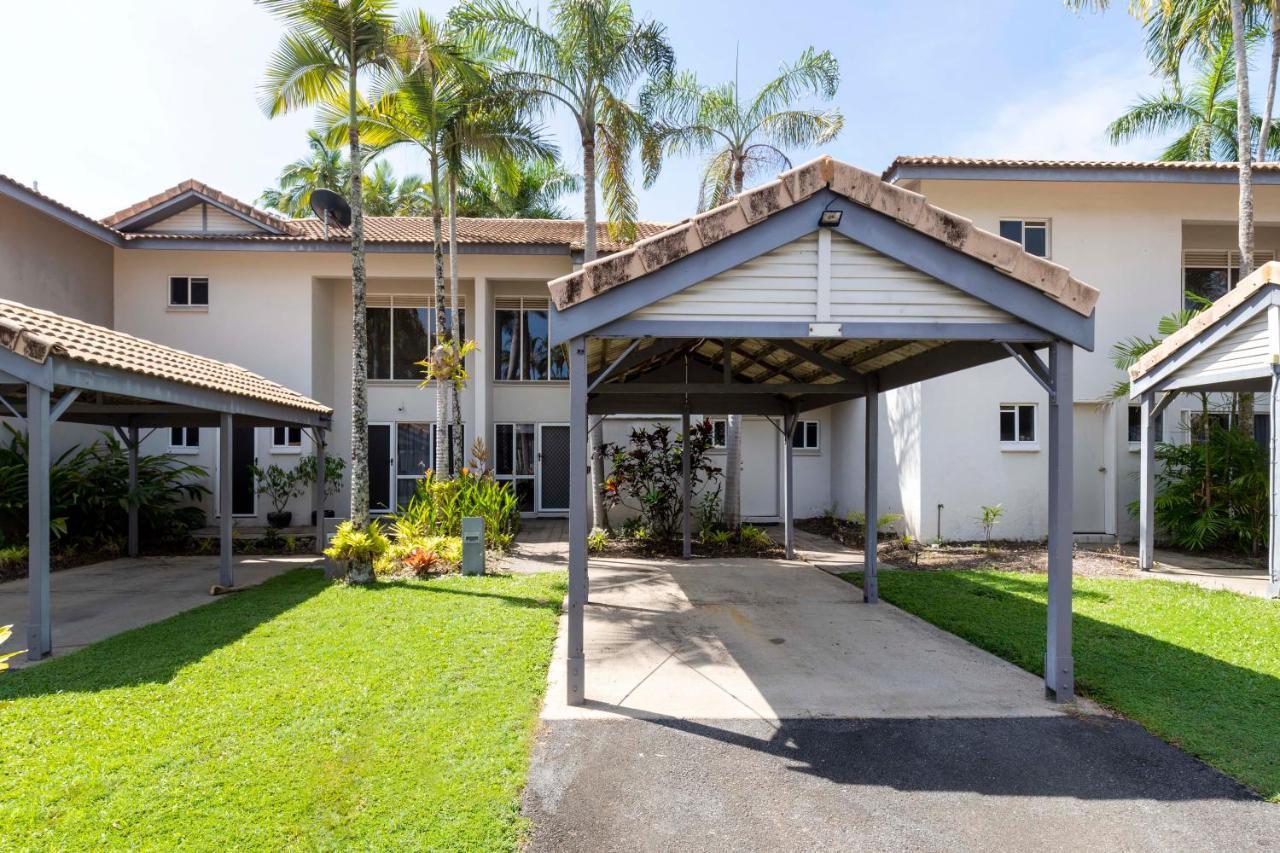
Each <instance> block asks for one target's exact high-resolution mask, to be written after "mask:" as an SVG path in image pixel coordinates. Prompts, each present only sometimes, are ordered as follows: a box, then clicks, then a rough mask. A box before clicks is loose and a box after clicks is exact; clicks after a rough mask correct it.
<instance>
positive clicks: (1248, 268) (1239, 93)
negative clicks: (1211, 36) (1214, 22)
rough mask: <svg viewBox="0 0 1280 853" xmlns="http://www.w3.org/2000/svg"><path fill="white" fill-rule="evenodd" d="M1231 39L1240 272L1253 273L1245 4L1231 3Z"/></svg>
mask: <svg viewBox="0 0 1280 853" xmlns="http://www.w3.org/2000/svg"><path fill="white" fill-rule="evenodd" d="M1231 36H1232V39H1233V40H1234V42H1235V54H1236V146H1237V148H1238V154H1237V156H1238V157H1239V159H1240V223H1239V224H1240V271H1241V273H1242V274H1245V275H1247V274H1249V273H1251V272H1253V138H1252V135H1253V108H1252V106H1251V105H1250V103H1249V51H1248V45H1247V44H1246V43H1245V30H1244V0H1231Z"/></svg>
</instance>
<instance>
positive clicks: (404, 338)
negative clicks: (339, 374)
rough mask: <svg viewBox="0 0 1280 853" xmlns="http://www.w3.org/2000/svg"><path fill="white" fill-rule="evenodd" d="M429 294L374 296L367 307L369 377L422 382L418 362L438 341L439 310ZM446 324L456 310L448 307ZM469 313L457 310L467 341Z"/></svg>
mask: <svg viewBox="0 0 1280 853" xmlns="http://www.w3.org/2000/svg"><path fill="white" fill-rule="evenodd" d="M434 304H435V303H434V302H433V301H432V300H431V299H430V298H429V297H422V296H374V297H370V298H369V304H368V307H367V308H366V309H365V337H366V339H367V340H368V342H369V367H368V376H369V378H370V379H387V380H395V381H400V382H421V381H422V380H423V378H424V376H423V370H422V367H420V366H419V365H418V362H419V361H422V360H423V359H425V358H426V357H427V356H428V355H430V354H431V348H432V347H434V346H435V345H436V343H438V338H439V336H438V335H437V333H436V310H435V308H434ZM444 314H445V324H446V325H451V324H452V323H453V311H452V309H450V308H446V309H445V312H444ZM466 322H467V312H466V310H465V309H459V311H458V334H459V336H460V337H461V338H462V339H463V340H466V337H467V333H466Z"/></svg>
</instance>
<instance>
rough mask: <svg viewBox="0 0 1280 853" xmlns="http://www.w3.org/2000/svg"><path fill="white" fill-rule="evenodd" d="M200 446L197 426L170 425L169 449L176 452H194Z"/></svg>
mask: <svg viewBox="0 0 1280 853" xmlns="http://www.w3.org/2000/svg"><path fill="white" fill-rule="evenodd" d="M199 448H200V429H199V428H198V427H170V429H169V450H171V451H174V452H177V453H194V452H195V451H196V450H198V449H199Z"/></svg>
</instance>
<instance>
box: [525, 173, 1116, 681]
mask: <svg viewBox="0 0 1280 853" xmlns="http://www.w3.org/2000/svg"><path fill="white" fill-rule="evenodd" d="M550 290H551V295H552V303H553V304H552V311H551V334H552V338H553V343H555V344H560V343H567V344H568V349H569V363H570V422H571V427H570V451H571V456H570V458H571V459H574V460H576V461H577V462H576V464H574V465H573V467H572V468H571V469H570V484H571V497H570V514H569V609H568V615H567V622H568V631H567V639H568V650H567V655H566V664H567V672H566V683H567V701H568V702H569V704H573V705H577V704H582V703H583V702H584V701H585V661H584V655H583V608H584V605H585V603H586V598H587V585H588V578H587V533H588V529H587V527H588V523H589V505H590V502H589V497H590V496H589V493H588V476H587V467H586V465H585V464H583V463H584V462H585V460H586V458H587V435H588V417H589V416H590V415H606V414H621V413H631V414H644V413H655V414H656V413H672V412H680V413H681V415H682V422H683V426H684V429H685V431H686V432H687V430H688V424H689V418H690V413H691V412H697V413H699V414H704V415H705V414H755V415H764V416H768V417H771V418H777V419H778V422H779V423H778V426H779V429H780V430H781V431H782V432H783V434H784V435H785V436H787V437H788V438H789V436H790V433H791V430H792V429H794V425H795V423H796V420H797V417H798V416H799V415H800V414H802V413H803V412H805V411H809V410H811V409H815V408H819V407H823V406H827V405H830V404H832V403H837V402H841V401H846V400H853V399H859V398H861V399H863V400H865V402H866V405H865V413H866V429H865V448H864V453H865V472H866V477H865V482H864V509H865V512H866V515H867V517H868V518H875V517H876V516H877V506H876V502H877V501H876V497H877V490H878V483H877V467H878V466H877V458H876V456H877V446H878V436H877V430H878V424H879V400H880V395H881V394H883V393H885V392H887V391H892V390H893V389H896V388H901V387H903V386H906V385H910V384H913V383H916V382H921V381H923V380H926V379H930V378H933V377H937V376H942V375H944V374H948V373H953V372H956V371H959V370H964V369H966V368H969V367H974V366H977V365H980V364H986V363H989V362H993V361H998V360H1001V359H1005V358H1014V359H1016V360H1017V361H1018V362H1019V363H1021V364H1022V366H1023V367H1024V368H1025V369H1026V370H1027V372H1028V373H1030V375H1031V376H1032V377H1034V378H1035V380H1036V382H1037V383H1039V384H1040V385H1041V386H1042V387H1043V388H1044V389H1045V391H1046V393H1047V394H1048V402H1049V457H1048V462H1049V483H1048V488H1049V501H1048V504H1049V519H1048V532H1049V606H1048V626H1047V634H1048V646H1047V653H1046V660H1045V685H1046V687H1047V688H1048V690H1049V691H1051V692H1052V693H1053V694H1054V695H1055V696H1056V697H1057V698H1058V699H1060V700H1062V701H1066V700H1068V699H1070V698H1071V696H1072V691H1073V675H1072V658H1071V547H1072V532H1071V504H1072V455H1071V454H1072V429H1071V418H1072V352H1073V348H1074V347H1077V346H1078V347H1082V348H1084V349H1087V350H1092V348H1093V309H1094V305H1095V303H1096V302H1097V298H1098V292H1097V291H1096V290H1095V289H1093V288H1092V287H1089V286H1088V285H1086V284H1083V283H1081V282H1079V281H1077V280H1076V279H1074V278H1071V276H1070V275H1069V274H1068V272H1067V270H1066V269H1064V268H1062V267H1060V266H1058V265H1056V264H1052V263H1050V262H1048V261H1046V260H1044V259H1042V258H1038V257H1035V256H1032V255H1030V254H1028V253H1026V252H1024V251H1023V250H1022V247H1021V246H1019V245H1018V244H1016V243H1013V242H1010V241H1008V240H1004V239H1002V238H1000V237H997V236H995V235H993V234H991V233H989V232H986V231H983V230H981V229H979V228H976V227H974V226H973V224H972V223H971V222H969V221H968V220H966V219H964V218H962V217H959V216H955V215H953V214H950V213H947V212H946V211H944V210H941V209H940V208H937V207H935V206H933V205H930V204H928V203H927V202H926V201H925V199H924V197H923V196H921V195H919V194H917V193H913V192H910V191H908V190H904V189H902V188H900V187H897V186H894V185H892V184H888V183H884V182H882V181H881V180H880V179H879V178H878V177H877V176H875V175H873V174H871V173H869V172H865V171H863V170H860V169H857V168H854V167H852V166H848V165H845V164H843V163H839V162H837V161H834V160H832V159H830V158H827V157H823V158H820V159H818V160H814V161H812V162H810V163H807V164H805V165H803V166H800V167H797V168H795V169H792V170H790V171H788V172H785V173H783V174H782V175H780V176H779V177H778V179H777V180H775V181H773V182H771V183H769V184H765V185H764V186H761V187H758V188H756V189H754V190H751V191H749V192H746V193H743V194H742V195H740V196H739V197H738V198H737V199H735V200H733V201H731V202H729V203H727V204H724V205H722V206H720V207H717V208H715V209H713V210H710V211H708V212H706V213H703V214H700V215H699V216H696V217H694V218H693V219H691V220H689V221H686V222H682V223H679V224H677V225H675V226H673V227H672V228H670V229H668V230H666V231H664V232H662V233H660V234H658V235H656V236H654V237H652V238H649V239H647V240H644V241H643V242H640V243H638V244H637V245H636V246H634V247H633V248H632V249H630V250H628V251H625V252H620V253H618V254H615V255H611V256H609V257H607V258H603V259H601V260H598V261H595V262H592V263H590V264H587V265H585V266H584V267H583V268H582V269H581V270H579V271H577V272H575V273H573V274H571V275H568V276H565V277H563V278H560V279H556V280H555V281H552V282H551V283H550ZM1046 350H1047V354H1048V360H1047V363H1046V362H1045V360H1043V359H1042V358H1041V355H1040V353H1041V352H1043V351H1046ZM783 446H784V448H785V451H784V453H785V455H784V473H783V478H784V485H783V489H782V492H783V499H784V510H783V518H784V531H785V532H784V539H785V543H786V547H787V552H788V555H790V554H791V553H792V551H793V547H794V534H793V504H794V502H793V500H792V495H793V464H792V458H791V442H790V441H789V440H786V441H784V442H783ZM685 468H686V475H685V488H684V494H685V498H686V499H685V502H684V505H685V523H684V541H685V554H686V555H688V554H689V552H690V551H689V546H690V536H691V532H690V527H691V526H690V522H689V503H690V501H689V499H688V497H689V486H688V475H687V468H688V466H687V464H686V466H685ZM870 528H874V525H870V526H869V529H868V531H867V540H868V541H867V548H866V555H865V574H864V582H863V590H864V596H863V597H864V601H865V602H867V603H869V604H874V603H875V602H876V601H877V598H878V592H877V586H876V533H875V530H874V529H870Z"/></svg>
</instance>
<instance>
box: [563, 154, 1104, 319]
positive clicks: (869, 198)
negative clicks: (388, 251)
mask: <svg viewBox="0 0 1280 853" xmlns="http://www.w3.org/2000/svg"><path fill="white" fill-rule="evenodd" d="M827 187H830V188H831V190H832V191H833V192H835V193H838V194H839V195H842V196H844V197H846V198H848V199H850V200H851V201H853V202H855V203H857V204H860V205H864V206H866V207H869V208H871V209H872V210H875V211H878V212H879V213H883V214H884V215H886V216H890V217H893V218H894V219H896V220H897V221H898V222H900V223H902V224H903V225H906V226H908V227H910V228H914V229H915V230H917V231H919V232H921V233H923V234H926V235H928V236H929V237H932V238H933V239H935V240H938V241H939V242H942V243H945V244H947V245H948V246H950V247H952V248H953V249H955V250H957V251H959V252H963V253H964V254H966V255H969V256H971V257H974V258H977V259H978V260H980V261H983V262H985V263H987V264H990V265H991V266H992V267H994V268H995V269H997V270H999V271H1000V272H1002V273H1004V274H1005V275H1008V276H1009V277H1011V278H1013V279H1016V280H1018V281H1020V282H1022V283H1024V284H1026V285H1029V286H1030V287H1034V288H1035V289H1037V290H1039V291H1042V292H1043V293H1045V294H1046V295H1048V296H1050V297H1052V298H1054V299H1056V300H1058V301H1059V302H1061V303H1062V304H1064V305H1066V306H1067V307H1069V308H1071V309H1072V310H1074V311H1076V312H1078V313H1080V314H1082V315H1084V316H1086V317H1087V316H1089V314H1090V313H1091V312H1092V311H1093V306H1094V304H1095V303H1097V301H1098V291H1097V290H1095V289H1094V288H1092V287H1090V286H1089V285H1087V284H1085V283H1083V282H1081V281H1078V280H1077V279H1074V278H1072V277H1071V275H1070V273H1068V272H1067V269H1066V268H1065V267H1061V266H1059V265H1058V264H1055V263H1053V262H1051V261H1047V260H1045V259H1044V258H1039V257H1036V256H1035V255H1031V254H1028V253H1027V252H1025V251H1023V249H1022V247H1021V246H1020V245H1018V244H1017V243H1014V242H1013V241H1011V240H1006V239H1004V238H1002V237H998V236H996V235H995V234H992V233H990V232H988V231H983V230H982V229H980V228H976V227H974V225H973V223H972V222H970V221H969V220H968V219H965V218H963V217H961V216H956V215H955V214H953V213H948V212H947V211H945V210H943V209H941V208H939V207H935V206H934V205H932V204H929V203H928V202H927V201H926V200H925V197H924V196H922V195H920V194H919V193H914V192H911V191H910V190H907V189H903V188H902V187H899V186H895V185H894V184H890V183H886V182H884V181H882V180H881V179H880V178H879V177H878V176H876V175H874V174H872V173H871V172H866V171H863V170H862V169H858V168H856V167H854V166H850V165H847V164H845V163H841V162H839V161H837V160H833V159H831V158H830V157H820V158H818V159H817V160H812V161H810V162H808V163H805V164H804V165H803V166H798V167H796V168H794V169H792V170H790V171H788V172H783V173H782V174H781V175H779V176H778V178H777V179H776V180H774V181H772V182H771V183H767V184H764V185H763V186H760V187H756V188H755V189H753V190H749V191H747V192H744V193H742V194H741V195H740V196H738V197H737V198H735V199H734V200H733V201H730V202H727V203H725V204H722V205H720V206H719V207H716V208H712V209H711V210H708V211H707V212H706V213H701V214H699V215H697V216H695V217H693V218H692V219H690V220H688V221H686V222H681V223H679V224H677V225H673V226H672V227H670V228H668V229H667V230H665V231H663V232H661V233H659V234H656V235H654V236H653V237H650V238H648V239H646V240H642V241H641V242H639V243H637V244H636V245H635V246H633V247H632V248H630V249H628V250H626V251H623V252H618V253H617V254H615V255H611V256H609V257H607V258H601V259H600V260H597V261H593V262H591V263H589V264H585V265H584V266H583V267H582V269H580V270H578V271H576V272H573V273H570V274H569V275H566V276H562V277H560V278H558V279H555V280H554V281H552V282H550V284H549V285H548V286H549V287H550V289H551V298H552V299H553V300H554V301H555V304H556V307H557V308H559V309H561V310H563V309H565V308H568V307H570V306H571V305H576V304H578V303H580V302H583V301H585V300H587V299H590V298H591V297H593V296H596V295H598V294H601V293H604V292H605V291H606V290H610V289H612V288H614V287H617V286H619V285H621V284H625V283H626V282H628V281H631V280H632V279H636V278H639V277H640V276H643V275H646V274H647V273H651V272H653V271H654V270H656V269H659V268H661V267H664V266H666V265H668V264H670V263H674V262H675V261H678V260H680V259H681V258H683V257H684V256H686V255H688V254H691V253H693V252H696V251H698V250H699V249H701V248H703V247H705V246H709V245H711V244H712V243H716V242H718V241H720V240H723V239H725V238H727V237H730V236H732V235H733V234H736V233H737V232H739V231H743V230H745V229H747V228H748V227H750V226H751V225H754V224H755V223H757V222H760V221H761V220H763V219H765V218H767V217H769V216H771V215H773V214H774V213H777V212H779V211H781V210H783V209H785V208H788V207H791V206H792V205H794V204H797V203H799V202H801V201H803V200H805V199H807V198H809V197H810V196H812V195H814V194H815V193H817V192H819V191H820V190H822V189H824V188H827Z"/></svg>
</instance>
